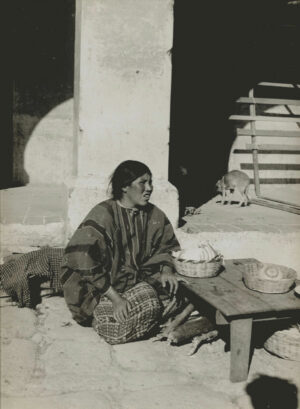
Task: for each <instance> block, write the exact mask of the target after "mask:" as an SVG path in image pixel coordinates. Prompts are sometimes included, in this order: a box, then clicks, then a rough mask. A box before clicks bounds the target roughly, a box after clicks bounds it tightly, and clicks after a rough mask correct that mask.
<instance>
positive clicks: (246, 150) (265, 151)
mask: <svg viewBox="0 0 300 409" xmlns="http://www.w3.org/2000/svg"><path fill="white" fill-rule="evenodd" d="M233 153H241V154H244V153H245V154H249V153H252V150H251V149H234V151H233ZM258 153H262V154H264V155H269V154H273V155H274V154H278V153H282V154H293V155H295V154H299V153H300V150H299V151H294V150H275V151H274V150H272V149H271V150H258Z"/></svg>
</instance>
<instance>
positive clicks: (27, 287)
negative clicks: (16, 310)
mask: <svg viewBox="0 0 300 409" xmlns="http://www.w3.org/2000/svg"><path fill="white" fill-rule="evenodd" d="M63 253H64V249H63V248H53V247H42V248H41V249H40V250H35V251H31V252H29V253H26V254H22V255H21V256H19V257H17V258H15V259H11V260H10V261H8V262H6V263H4V264H2V265H0V279H1V287H2V288H3V290H4V291H5V292H6V293H7V294H8V295H9V296H10V297H11V298H12V300H13V301H16V302H17V303H18V307H29V308H34V307H35V306H36V304H37V303H38V301H39V299H40V298H39V296H40V287H39V286H40V284H41V283H44V282H46V281H49V287H50V289H52V290H53V293H59V292H62V287H61V284H60V280H59V273H60V266H61V262H62V257H63Z"/></svg>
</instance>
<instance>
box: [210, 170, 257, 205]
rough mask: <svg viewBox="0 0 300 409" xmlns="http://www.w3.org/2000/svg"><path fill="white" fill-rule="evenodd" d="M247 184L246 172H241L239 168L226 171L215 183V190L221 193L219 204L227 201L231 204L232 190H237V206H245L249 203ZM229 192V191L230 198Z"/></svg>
mask: <svg viewBox="0 0 300 409" xmlns="http://www.w3.org/2000/svg"><path fill="white" fill-rule="evenodd" d="M249 185H250V178H249V176H248V175H247V174H246V173H244V172H241V171H240V170H232V171H231V172H228V173H226V175H224V176H223V177H222V179H220V180H218V182H217V184H216V187H217V191H218V192H220V193H222V201H221V204H224V203H225V202H227V201H228V202H229V204H231V202H232V195H233V192H234V191H237V192H238V193H239V195H240V196H241V200H240V202H239V207H241V206H242V205H243V204H244V205H245V206H247V205H248V203H249V197H248V190H249ZM229 193H231V197H230V198H229Z"/></svg>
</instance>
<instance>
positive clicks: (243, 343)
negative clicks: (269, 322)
mask: <svg viewBox="0 0 300 409" xmlns="http://www.w3.org/2000/svg"><path fill="white" fill-rule="evenodd" d="M252 322H253V320H252V318H247V319H239V320H234V321H231V323H230V380H231V382H242V381H246V380H247V377H248V370H249V361H250V347H251V338H252V337H251V334H252Z"/></svg>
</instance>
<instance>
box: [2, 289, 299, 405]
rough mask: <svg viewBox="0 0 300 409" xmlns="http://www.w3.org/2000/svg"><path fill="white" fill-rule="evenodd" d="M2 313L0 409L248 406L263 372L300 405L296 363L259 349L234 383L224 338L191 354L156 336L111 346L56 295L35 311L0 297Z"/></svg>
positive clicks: (188, 349)
mask: <svg viewBox="0 0 300 409" xmlns="http://www.w3.org/2000/svg"><path fill="white" fill-rule="evenodd" d="M0 312H1V409H41V408H43V409H77V408H78V409H79V408H80V409H93V408H99V409H140V408H143V409H158V408H159V409H168V408H172V409H177V408H178V409H183V408H184V409H216V408H218V409H251V408H255V407H253V405H252V404H251V399H250V397H249V395H248V393H247V392H246V390H245V388H246V386H247V385H249V384H252V383H253V380H254V379H256V378H260V377H261V376H269V377H276V378H277V379H278V378H280V382H283V383H284V382H285V381H286V382H289V383H291V384H294V385H296V387H297V389H298V400H299V402H300V378H299V369H300V367H299V365H298V364H297V363H295V362H292V361H288V360H283V359H280V358H277V357H275V356H273V355H271V354H269V353H268V352H266V351H265V350H264V349H262V348H258V349H256V350H255V353H254V356H253V359H252V362H251V367H250V373H249V378H248V381H247V382H241V383H231V382H230V381H229V362H230V352H225V351H224V346H225V343H224V341H223V340H222V339H219V340H216V341H214V342H213V343H211V344H207V345H203V346H202V347H200V349H199V350H198V352H197V353H196V354H195V355H193V356H188V355H187V354H188V352H189V351H190V347H191V345H190V344H186V345H182V346H179V347H178V346H170V345H168V344H167V343H166V342H153V339H149V340H146V341H139V342H133V343H129V344H125V345H117V346H110V345H108V344H106V343H105V342H104V341H103V340H102V339H101V338H100V337H99V336H98V335H97V334H96V333H95V332H94V331H93V329H91V328H83V327H81V326H79V325H78V324H76V323H75V322H74V321H73V320H72V319H71V316H70V313H69V311H68V309H67V307H66V305H65V302H64V299H63V298H61V297H50V298H49V297H43V300H42V303H41V304H40V305H38V307H37V309H36V310H30V309H27V308H23V309H19V308H17V307H15V306H12V305H11V303H10V302H8V301H6V299H1V308H0ZM260 379H261V378H260ZM271 381H272V380H271ZM265 393H272V394H274V393H275V394H276V391H274V385H273V389H272V391H271V392H270V391H265ZM278 393H279V392H278ZM280 394H281V399H283V398H284V399H288V396H285V395H284V392H283V391H280ZM284 399H283V401H284ZM286 408H288V406H286ZM289 408H290V409H292V408H294V409H296V406H295V407H294V406H290V407H289ZM282 409H285V408H284V407H282Z"/></svg>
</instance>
